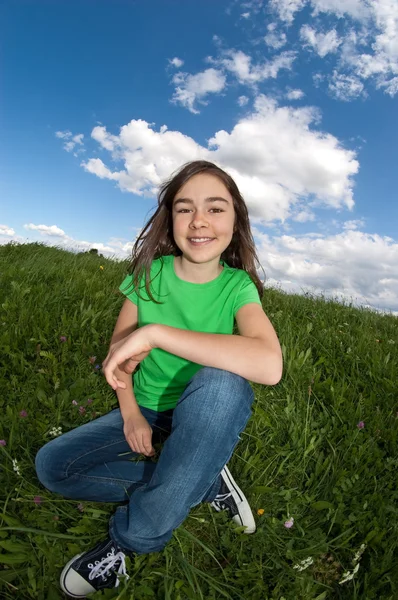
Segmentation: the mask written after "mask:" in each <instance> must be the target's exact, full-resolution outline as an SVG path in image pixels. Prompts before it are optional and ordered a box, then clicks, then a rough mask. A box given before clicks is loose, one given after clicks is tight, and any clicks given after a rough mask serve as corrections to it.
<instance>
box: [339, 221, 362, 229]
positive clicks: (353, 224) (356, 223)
mask: <svg viewBox="0 0 398 600" xmlns="http://www.w3.org/2000/svg"><path fill="white" fill-rule="evenodd" d="M364 225H365V220H364V219H354V220H352V221H346V222H345V223H343V229H344V230H355V229H358V228H359V227H364Z"/></svg>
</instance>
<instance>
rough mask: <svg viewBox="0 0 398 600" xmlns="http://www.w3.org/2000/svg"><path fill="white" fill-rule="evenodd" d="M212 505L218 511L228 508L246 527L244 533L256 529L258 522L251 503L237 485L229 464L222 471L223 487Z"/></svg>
mask: <svg viewBox="0 0 398 600" xmlns="http://www.w3.org/2000/svg"><path fill="white" fill-rule="evenodd" d="M210 506H212V507H213V508H215V509H216V511H218V512H220V511H221V510H228V511H229V514H230V515H231V517H232V520H233V521H234V522H235V523H236V524H237V525H239V526H240V527H242V526H245V527H246V529H245V530H244V532H243V533H254V532H255V531H256V523H255V521H254V517H253V513H252V511H251V508H250V506H249V503H248V501H247V499H246V498H245V495H244V494H243V492H242V490H241V489H240V488H239V487H238V486H237V485H236V481H235V480H234V479H233V477H232V475H231V473H230V471H229V469H228V467H227V466H225V467H224V468H223V470H222V471H221V488H220V491H219V493H218V494H217V496H216V497H215V498H214V500H213V502H211V504H210Z"/></svg>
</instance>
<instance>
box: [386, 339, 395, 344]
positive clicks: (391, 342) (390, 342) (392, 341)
mask: <svg viewBox="0 0 398 600" xmlns="http://www.w3.org/2000/svg"><path fill="white" fill-rule="evenodd" d="M387 344H395V342H394V340H388V341H387Z"/></svg>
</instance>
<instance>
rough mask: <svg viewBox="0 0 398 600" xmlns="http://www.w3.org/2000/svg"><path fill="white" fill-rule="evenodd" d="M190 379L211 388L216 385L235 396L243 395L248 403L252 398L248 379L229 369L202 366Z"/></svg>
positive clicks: (252, 393) (252, 394)
mask: <svg viewBox="0 0 398 600" xmlns="http://www.w3.org/2000/svg"><path fill="white" fill-rule="evenodd" d="M191 381H195V383H200V385H201V386H208V387H209V388H213V389H214V387H215V386H217V387H218V388H219V389H222V391H223V392H224V391H225V392H227V393H228V394H231V395H236V396H237V397H241V396H245V397H246V398H247V399H248V401H249V402H250V404H251V403H252V402H253V400H254V392H253V389H252V387H251V385H250V383H249V382H248V380H247V379H245V378H244V377H242V376H241V375H238V374H237V373H232V372H231V371H226V370H224V369H216V368H215V367H203V368H202V369H200V370H199V371H198V372H197V373H196V374H195V375H194V376H193V377H192V379H191Z"/></svg>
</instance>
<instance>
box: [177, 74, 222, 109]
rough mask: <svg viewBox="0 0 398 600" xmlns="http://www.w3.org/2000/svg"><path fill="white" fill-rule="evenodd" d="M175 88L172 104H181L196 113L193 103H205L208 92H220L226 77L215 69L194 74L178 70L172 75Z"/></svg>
mask: <svg viewBox="0 0 398 600" xmlns="http://www.w3.org/2000/svg"><path fill="white" fill-rule="evenodd" d="M173 83H174V84H176V86H177V87H176V89H175V92H174V94H173V97H172V102H173V103H174V104H181V106H184V107H185V108H187V109H188V110H189V111H190V112H192V113H194V114H198V113H199V110H197V109H196V108H195V104H196V103H197V102H199V103H200V104H207V102H206V101H205V98H206V96H207V95H208V94H217V93H220V92H221V91H222V90H223V89H224V87H225V85H226V77H225V75H224V74H223V73H222V72H221V71H218V70H217V69H213V68H210V69H206V70H205V71H203V72H201V73H196V75H190V74H189V73H183V72H181V71H179V72H178V73H176V74H175V75H174V77H173Z"/></svg>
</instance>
